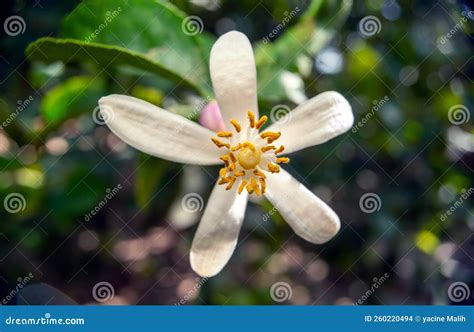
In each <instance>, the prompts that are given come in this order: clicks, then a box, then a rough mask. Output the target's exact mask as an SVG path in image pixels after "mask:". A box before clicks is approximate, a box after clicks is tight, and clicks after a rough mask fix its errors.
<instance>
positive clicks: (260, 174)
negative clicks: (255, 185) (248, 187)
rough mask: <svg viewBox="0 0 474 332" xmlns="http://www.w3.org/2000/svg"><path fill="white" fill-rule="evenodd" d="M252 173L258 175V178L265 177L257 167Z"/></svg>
mask: <svg viewBox="0 0 474 332" xmlns="http://www.w3.org/2000/svg"><path fill="white" fill-rule="evenodd" d="M253 174H255V175H256V176H258V177H259V178H262V179H265V178H266V176H265V174H264V173H263V172H262V171H260V170H259V169H256V170H254V171H253Z"/></svg>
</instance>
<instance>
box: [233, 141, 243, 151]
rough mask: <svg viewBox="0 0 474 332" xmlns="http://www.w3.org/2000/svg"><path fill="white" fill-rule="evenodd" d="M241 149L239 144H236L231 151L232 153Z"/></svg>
mask: <svg viewBox="0 0 474 332" xmlns="http://www.w3.org/2000/svg"><path fill="white" fill-rule="evenodd" d="M241 147H242V144H240V143H239V144H237V145H234V146H233V147H232V149H231V150H232V151H237V150H239V149H240V148H241Z"/></svg>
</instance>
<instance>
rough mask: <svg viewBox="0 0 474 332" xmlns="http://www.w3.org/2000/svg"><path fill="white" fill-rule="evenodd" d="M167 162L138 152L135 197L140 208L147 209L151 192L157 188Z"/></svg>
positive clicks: (151, 195) (164, 172)
mask: <svg viewBox="0 0 474 332" xmlns="http://www.w3.org/2000/svg"><path fill="white" fill-rule="evenodd" d="M168 165H169V162H167V161H166V160H162V159H158V158H155V157H151V156H148V155H146V154H143V153H140V154H139V166H138V167H137V169H136V184H135V193H134V194H135V199H136V201H137V204H138V206H140V208H142V209H148V206H149V204H150V200H152V197H153V194H154V193H155V192H156V190H157V189H158V188H159V184H160V183H161V181H163V177H164V175H165V174H166V169H167V166H168Z"/></svg>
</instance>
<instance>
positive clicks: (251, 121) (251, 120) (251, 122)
mask: <svg viewBox="0 0 474 332" xmlns="http://www.w3.org/2000/svg"><path fill="white" fill-rule="evenodd" d="M248 115H249V122H250V128H254V127H255V114H253V112H252V111H249V112H248Z"/></svg>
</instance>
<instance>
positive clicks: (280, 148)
mask: <svg viewBox="0 0 474 332" xmlns="http://www.w3.org/2000/svg"><path fill="white" fill-rule="evenodd" d="M284 150H285V147H284V146H283V145H281V146H280V147H279V148H278V149H277V150H276V151H275V154H279V153H282V152H283V151H284Z"/></svg>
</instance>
